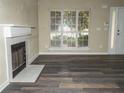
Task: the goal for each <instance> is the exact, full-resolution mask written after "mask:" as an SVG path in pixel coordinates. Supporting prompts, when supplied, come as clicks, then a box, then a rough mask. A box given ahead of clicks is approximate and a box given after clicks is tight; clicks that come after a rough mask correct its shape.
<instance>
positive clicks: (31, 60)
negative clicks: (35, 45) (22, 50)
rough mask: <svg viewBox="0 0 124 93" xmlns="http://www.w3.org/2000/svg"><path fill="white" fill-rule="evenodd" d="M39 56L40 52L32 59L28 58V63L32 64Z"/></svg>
mask: <svg viewBox="0 0 124 93" xmlns="http://www.w3.org/2000/svg"><path fill="white" fill-rule="evenodd" d="M38 56H39V54H36V55H34V56H33V57H32V58H31V59H29V60H28V64H31V63H32V62H33V61H34V60H35V59H36V58H37V57H38Z"/></svg>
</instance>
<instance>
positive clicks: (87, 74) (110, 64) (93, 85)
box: [2, 55, 124, 93]
mask: <svg viewBox="0 0 124 93" xmlns="http://www.w3.org/2000/svg"><path fill="white" fill-rule="evenodd" d="M32 64H37V65H38V64H43V65H46V66H45V68H44V70H43V72H42V73H41V75H40V77H39V78H38V80H37V81H36V82H35V83H11V84H10V85H9V86H8V87H7V88H6V89H5V90H4V91H3V92H2V93H124V55H42V56H39V57H38V58H37V59H36V60H35V61H34V62H33V63H32Z"/></svg>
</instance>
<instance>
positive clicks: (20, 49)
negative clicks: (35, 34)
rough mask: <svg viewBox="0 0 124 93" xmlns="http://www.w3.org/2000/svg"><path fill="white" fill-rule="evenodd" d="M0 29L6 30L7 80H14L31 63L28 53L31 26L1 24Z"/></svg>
mask: <svg viewBox="0 0 124 93" xmlns="http://www.w3.org/2000/svg"><path fill="white" fill-rule="evenodd" d="M0 30H1V31H3V32H4V41H5V52H6V53H5V54H6V65H7V81H8V82H14V79H15V78H16V77H17V76H18V75H19V74H20V73H21V72H22V70H24V68H27V67H28V65H29V63H28V60H29V59H28V53H29V38H30V35H31V28H30V27H26V26H16V25H13V24H3V25H0Z"/></svg>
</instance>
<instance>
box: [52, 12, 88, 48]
mask: <svg viewBox="0 0 124 93" xmlns="http://www.w3.org/2000/svg"><path fill="white" fill-rule="evenodd" d="M50 18H51V23H50V26H51V32H50V39H51V47H52V48H53V47H58V48H60V47H62V48H78V47H88V34H89V11H51V13H50Z"/></svg>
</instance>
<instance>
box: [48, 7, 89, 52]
mask: <svg viewBox="0 0 124 93" xmlns="http://www.w3.org/2000/svg"><path fill="white" fill-rule="evenodd" d="M52 11H59V12H61V20H62V21H61V26H62V27H61V31H62V28H63V14H64V11H76V31H75V32H74V31H72V32H67V33H76V34H78V33H80V32H79V31H78V13H79V12H80V11H89V18H90V22H89V32H88V46H86V47H78V40H76V47H63V35H62V36H61V39H62V40H61V47H52V46H51V40H50V45H49V50H89V49H90V48H89V34H90V31H91V30H90V27H91V9H87V10H56V9H55V10H54V9H53V10H49V23H50V24H49V31H50V34H51V33H52V31H51V12H52ZM61 33H66V32H61ZM49 36H50V35H49ZM76 39H78V38H76Z"/></svg>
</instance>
